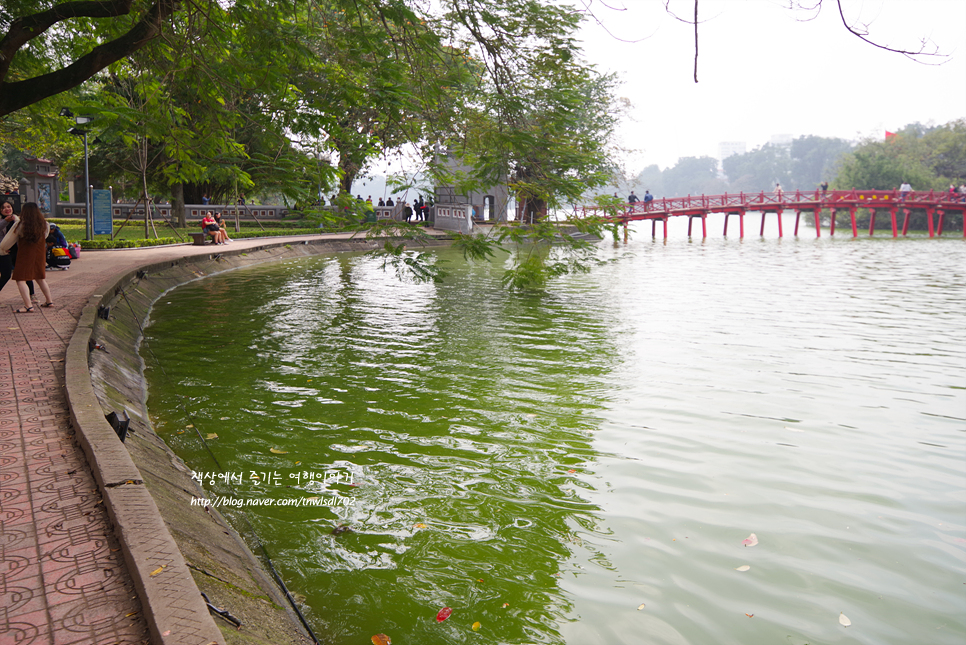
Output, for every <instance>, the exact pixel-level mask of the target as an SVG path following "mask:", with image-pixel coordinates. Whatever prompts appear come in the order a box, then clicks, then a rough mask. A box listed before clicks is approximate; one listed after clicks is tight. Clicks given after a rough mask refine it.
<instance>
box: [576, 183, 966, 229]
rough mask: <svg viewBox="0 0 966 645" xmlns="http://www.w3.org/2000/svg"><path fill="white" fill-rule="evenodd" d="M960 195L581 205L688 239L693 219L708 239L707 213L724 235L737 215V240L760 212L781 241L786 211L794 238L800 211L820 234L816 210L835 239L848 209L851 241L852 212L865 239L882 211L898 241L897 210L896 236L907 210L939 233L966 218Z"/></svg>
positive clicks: (893, 193) (799, 195)
mask: <svg viewBox="0 0 966 645" xmlns="http://www.w3.org/2000/svg"><path fill="white" fill-rule="evenodd" d="M963 199H966V198H964V197H963V196H961V195H953V194H950V193H948V192H934V191H929V192H928V193H927V192H909V193H907V194H906V195H902V194H901V193H900V192H899V191H898V190H834V191H827V192H823V191H821V190H816V191H814V192H802V191H798V190H797V191H780V192H774V193H765V192H761V193H757V194H745V193H737V194H728V193H725V194H724V195H700V196H696V197H693V196H691V195H688V196H687V197H669V198H662V199H655V200H654V201H651V202H637V203H635V204H626V205H624V206H623V207H622V208H623V209H624V210H623V213H621V214H618V215H614V214H613V209H608V210H605V209H604V208H602V207H585V208H584V209H583V210H584V213H585V214H588V215H593V214H598V212H599V213H601V214H603V215H604V216H605V217H607V219H610V220H617V221H620V222H623V223H624V226H625V227H626V226H627V223H628V222H633V221H640V220H651V234H652V235H654V234H655V231H656V226H657V222H658V221H659V220H660V221H662V222H663V223H664V237H665V238H667V221H668V218H670V217H687V218H688V235H689V236H690V235H691V224H692V223H693V221H694V219H695V218H696V217H700V218H701V236H702V237H707V236H708V226H707V217H708V215H709V214H710V213H724V216H725V219H724V234H725V235H727V234H728V219H729V218H730V217H731V216H732V215H737V216H738V219H739V226H740V231H741V237H744V236H745V215H746V214H747V213H748V212H760V213H761V231H760V233H759V235H764V233H765V217H766V216H767V215H768V214H770V213H774V214H776V215H777V217H776V219H777V220H778V236H779V237H782V235H783V231H782V220H781V215H782V213H783V212H784V211H786V210H793V211H795V235H798V224H799V221H800V219H801V216H802V213H803V212H805V213H811V214H812V216H813V217H814V219H815V235H816V237H820V236H821V234H822V233H821V227H820V226H819V224H820V221H821V215H822V211H823V210H825V209H828V211H829V212H830V214H831V216H832V224H831V231H830V232H831V234H832V235H835V215H836V213H837V212H838V211H840V210H842V211H844V210H848V212H849V217H850V218H851V221H852V237H858V235H859V231H858V227H857V226H856V222H855V215H856V211H857V210H858V209H860V208H866V209H868V210H869V211H870V213H871V218H870V221H869V235H872V234H873V232H874V231H875V217H876V213H877V212H878V211H885V212H887V213H888V214H889V215H890V216H891V218H892V237H898V235H899V226H898V215H899V212H900V211H901V212H902V215H903V219H902V234H903V235H906V234H907V233H908V231H909V215H910V214H911V213H912V211H913V210H923V211H925V213H926V220H927V222H928V225H929V237H934V236H936V235H942V233H943V219H944V218H945V216H946V214H948V213H959V214H960V215H966V202H964V201H962V200H963ZM963 237H964V238H966V217H964V218H963Z"/></svg>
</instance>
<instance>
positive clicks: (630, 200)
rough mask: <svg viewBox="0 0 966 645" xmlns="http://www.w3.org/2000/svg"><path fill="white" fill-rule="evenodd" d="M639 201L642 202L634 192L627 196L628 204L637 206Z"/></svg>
mask: <svg viewBox="0 0 966 645" xmlns="http://www.w3.org/2000/svg"><path fill="white" fill-rule="evenodd" d="M639 201H641V200H640V199H638V198H637V195H635V194H634V191H633V190H632V191H631V194H630V195H628V196H627V203H628V204H631V205H632V206H633V205H634V204H636V203H637V202H639Z"/></svg>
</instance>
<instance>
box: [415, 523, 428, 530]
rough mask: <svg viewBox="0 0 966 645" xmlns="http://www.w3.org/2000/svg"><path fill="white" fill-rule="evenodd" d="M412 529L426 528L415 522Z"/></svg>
mask: <svg viewBox="0 0 966 645" xmlns="http://www.w3.org/2000/svg"><path fill="white" fill-rule="evenodd" d="M413 528H414V529H424V528H426V525H425V524H423V523H422V522H416V523H415V524H413Z"/></svg>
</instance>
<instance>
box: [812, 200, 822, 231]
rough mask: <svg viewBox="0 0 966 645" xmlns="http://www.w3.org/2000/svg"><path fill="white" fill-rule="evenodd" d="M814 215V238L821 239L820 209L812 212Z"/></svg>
mask: <svg viewBox="0 0 966 645" xmlns="http://www.w3.org/2000/svg"><path fill="white" fill-rule="evenodd" d="M812 213H813V214H814V215H815V237H822V207H821V206H820V207H818V208H816V209H815V210H813V211H812Z"/></svg>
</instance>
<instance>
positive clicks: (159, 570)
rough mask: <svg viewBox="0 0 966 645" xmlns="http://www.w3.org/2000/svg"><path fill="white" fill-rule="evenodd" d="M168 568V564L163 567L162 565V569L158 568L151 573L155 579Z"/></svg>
mask: <svg viewBox="0 0 966 645" xmlns="http://www.w3.org/2000/svg"><path fill="white" fill-rule="evenodd" d="M166 566H168V565H166V564H162V565H161V566H160V567H158V568H157V569H155V570H154V571H152V572H151V577H152V578H153V577H154V576H156V575H158V574H159V573H161V572H162V571H164V568H165V567H166Z"/></svg>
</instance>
